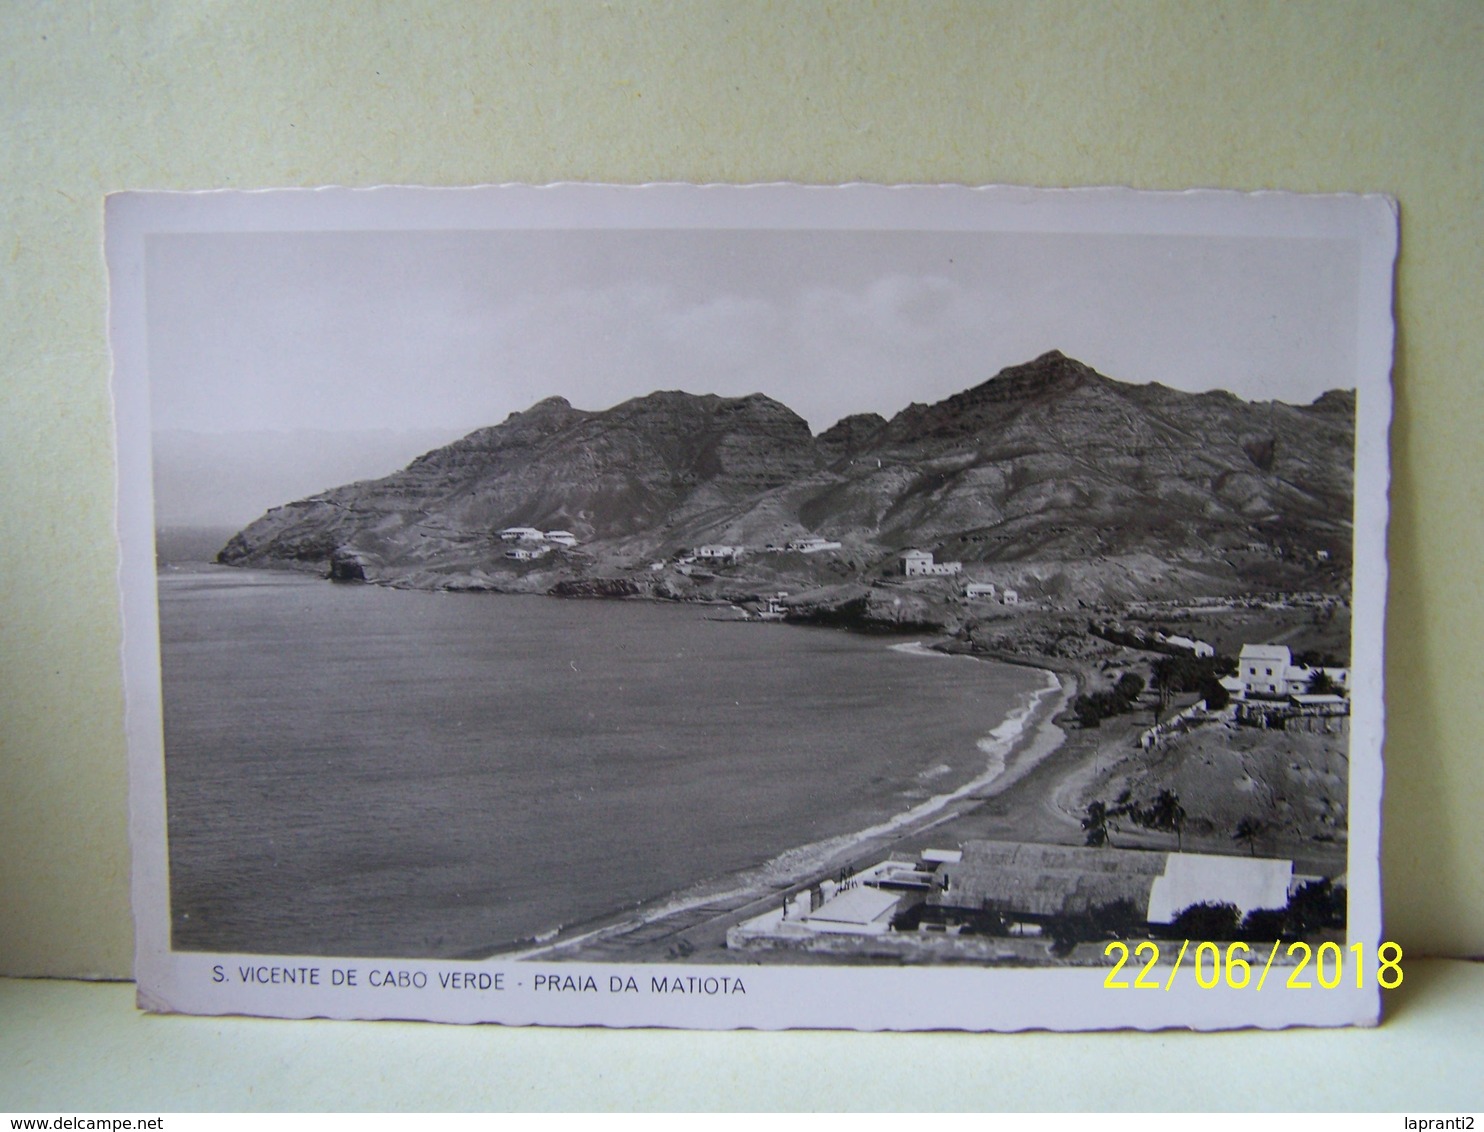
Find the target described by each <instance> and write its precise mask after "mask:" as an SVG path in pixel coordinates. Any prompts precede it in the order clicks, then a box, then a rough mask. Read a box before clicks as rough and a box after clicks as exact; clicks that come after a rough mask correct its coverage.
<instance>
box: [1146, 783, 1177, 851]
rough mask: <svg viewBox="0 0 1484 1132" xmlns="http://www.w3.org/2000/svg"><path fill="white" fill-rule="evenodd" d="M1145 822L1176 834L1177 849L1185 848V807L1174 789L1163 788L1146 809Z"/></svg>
mask: <svg viewBox="0 0 1484 1132" xmlns="http://www.w3.org/2000/svg"><path fill="white" fill-rule="evenodd" d="M1144 824H1145V825H1147V826H1148V827H1149V828H1150V829H1157V830H1160V831H1162V832H1164V833H1173V834H1174V835H1175V851H1176V852H1184V850H1185V807H1184V806H1182V805H1180V795H1178V794H1176V793H1175V792H1174V791H1173V790H1161V791H1160V792H1159V793H1158V794H1156V795H1155V796H1154V801H1152V802H1150V803H1149V808H1148V809H1147V810H1145V811H1144Z"/></svg>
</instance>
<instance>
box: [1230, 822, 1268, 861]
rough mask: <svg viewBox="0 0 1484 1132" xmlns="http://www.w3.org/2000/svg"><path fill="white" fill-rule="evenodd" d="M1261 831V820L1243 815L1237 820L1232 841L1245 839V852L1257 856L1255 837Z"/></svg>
mask: <svg viewBox="0 0 1484 1132" xmlns="http://www.w3.org/2000/svg"><path fill="white" fill-rule="evenodd" d="M1261 833H1262V822H1261V821H1259V820H1258V819H1257V818H1254V817H1245V818H1243V819H1242V820H1241V821H1239V822H1237V828H1236V830H1235V832H1233V833H1232V840H1233V841H1245V842H1246V843H1247V852H1248V853H1250V854H1252V856H1254V857H1256V856H1257V838H1258V836H1259V835H1260V834H1261Z"/></svg>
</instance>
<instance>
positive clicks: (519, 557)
mask: <svg viewBox="0 0 1484 1132" xmlns="http://www.w3.org/2000/svg"><path fill="white" fill-rule="evenodd" d="M550 553H551V547H549V546H519V545H517V546H512V547H511V548H510V549H509V550H507V551H506V552H505V557H506V558H513V559H515V560H516V561H517V562H529V561H531V560H532V559H533V558H545V557H546V556H547V555H548V554H550Z"/></svg>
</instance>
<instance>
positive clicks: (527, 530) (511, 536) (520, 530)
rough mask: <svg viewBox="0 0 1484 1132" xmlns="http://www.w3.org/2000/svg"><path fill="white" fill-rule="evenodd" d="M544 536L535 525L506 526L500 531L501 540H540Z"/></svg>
mask: <svg viewBox="0 0 1484 1132" xmlns="http://www.w3.org/2000/svg"><path fill="white" fill-rule="evenodd" d="M544 537H545V536H544V535H543V534H542V533H541V532H540V531H538V530H537V529H536V528H535V527H506V528H505V529H504V530H503V531H501V532H500V541H501V542H540V541H541V540H542V539H543V538H544Z"/></svg>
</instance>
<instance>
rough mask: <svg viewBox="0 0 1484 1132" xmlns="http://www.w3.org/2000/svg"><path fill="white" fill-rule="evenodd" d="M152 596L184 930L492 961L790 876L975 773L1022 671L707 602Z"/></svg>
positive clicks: (254, 945) (217, 582)
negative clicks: (630, 915) (715, 885)
mask: <svg viewBox="0 0 1484 1132" xmlns="http://www.w3.org/2000/svg"><path fill="white" fill-rule="evenodd" d="M159 606H160V633H161V664H162V673H163V687H164V733H165V762H166V784H167V809H168V836H169V850H170V896H171V921H172V938H173V943H174V946H175V947H176V948H177V949H179V950H188V951H189V950H198V951H221V952H251V953H257V954H273V955H325V956H334V955H343V956H387V957H421V958H443V957H457V956H468V955H479V954H488V953H490V952H491V951H493V950H496V949H500V948H505V947H510V946H513V945H519V944H520V943H522V942H528V941H532V940H539V939H546V938H550V936H551V934H552V933H553V932H556V931H558V930H562V929H566V930H574V929H576V928H579V927H581V926H582V925H585V924H591V923H595V922H599V921H601V920H602V919H603V918H604V917H609V916H613V915H615V914H618V913H621V912H625V911H627V910H630V909H633V908H635V907H638V906H640V905H646V904H648V903H649V902H655V901H662V900H664V899H665V898H666V897H667V896H669V895H671V894H674V893H678V892H681V891H683V890H685V889H687V888H688V887H690V886H694V885H696V884H697V883H699V882H705V881H708V880H711V879H716V878H722V879H724V878H726V877H729V876H733V875H736V876H742V875H748V876H753V877H756V876H758V875H767V872H768V868H767V867H768V865H769V863H770V862H781V861H789V862H790V863H791V864H792V866H794V867H796V866H797V865H798V863H799V862H800V861H801V860H803V861H807V860H808V858H809V852H810V847H811V846H813V847H818V846H825V845H833V844H837V843H839V841H840V839H842V838H848V837H849V836H850V835H852V834H854V833H856V832H858V831H861V830H866V829H869V828H872V827H877V826H880V825H881V824H882V823H890V822H892V821H896V820H901V818H902V816H903V815H905V814H907V813H909V812H910V811H913V810H914V809H915V808H916V809H919V810H920V809H921V808H924V807H925V808H928V809H931V807H932V805H933V804H934V803H935V800H936V801H941V800H942V799H943V798H945V797H946V796H948V795H950V794H951V793H952V792H953V791H955V790H958V789H961V788H963V786H964V784H966V783H969V782H972V781H974V780H983V779H985V778H986V776H992V775H993V773H994V772H995V770H996V769H997V767H996V765H995V760H997V759H1000V758H1001V757H1002V756H1003V753H1004V750H1005V749H1006V740H1007V737H1008V736H1007V732H1006V728H1007V723H1006V721H1007V720H1014V719H1017V718H1020V717H1021V716H1023V715H1024V714H1025V712H1026V710H1027V706H1028V705H1029V704H1030V703H1032V702H1034V700H1035V699H1036V697H1037V696H1038V695H1042V694H1044V691H1045V687H1046V679H1045V675H1044V674H1042V673H1038V672H1036V671H1033V670H1029V669H1025V668H1018V667H1014V666H1010V665H1004V664H997V663H991V662H987V661H983V660H976V659H971V658H965V657H950V656H945V655H942V654H940V653H937V652H934V651H931V650H928V649H924V648H921V647H915V646H914V644H913V642H912V640H911V639H910V638H893V637H880V636H872V635H863V634H857V633H850V632H844V631H841V630H837V629H823V628H808V627H802V626H796V625H785V624H778V623H757V622H741V621H734V620H726V619H725V618H727V617H728V616H730V614H729V611H727V610H726V609H725V608H724V607H721V608H718V607H712V606H703V605H689V604H669V603H657V602H648V601H614V600H580V599H559V598H549V597H536V596H507V595H493V594H455V593H426V592H417V591H408V590H395V589H389V588H383V587H379V586H373V585H357V584H336V583H331V582H328V581H324V580H322V579H320V578H317V577H314V576H310V575H305V574H297V573H291V572H283V571H261V570H244V569H235V568H229V567H222V566H216V565H212V564H208V563H205V562H182V561H176V562H173V563H171V564H168V565H163V566H162V567H161V570H160V573H159ZM1012 730H1013V728H1012ZM759 870H761V873H760V872H759Z"/></svg>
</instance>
